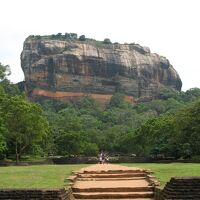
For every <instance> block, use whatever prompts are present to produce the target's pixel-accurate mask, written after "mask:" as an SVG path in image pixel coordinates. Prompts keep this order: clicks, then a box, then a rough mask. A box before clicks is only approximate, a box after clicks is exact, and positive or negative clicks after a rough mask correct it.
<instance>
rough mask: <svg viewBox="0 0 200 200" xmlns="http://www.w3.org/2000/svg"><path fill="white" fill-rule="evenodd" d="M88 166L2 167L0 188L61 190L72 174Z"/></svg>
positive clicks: (0, 168)
mask: <svg viewBox="0 0 200 200" xmlns="http://www.w3.org/2000/svg"><path fill="white" fill-rule="evenodd" d="M85 166H87V165H35V166H17V167H16V166H14V167H0V188H59V187H63V186H66V185H67V183H68V181H66V180H65V179H66V178H67V177H68V176H69V175H71V172H72V171H74V170H78V169H80V168H82V167H85Z"/></svg>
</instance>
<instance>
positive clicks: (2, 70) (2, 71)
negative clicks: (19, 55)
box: [0, 63, 10, 82]
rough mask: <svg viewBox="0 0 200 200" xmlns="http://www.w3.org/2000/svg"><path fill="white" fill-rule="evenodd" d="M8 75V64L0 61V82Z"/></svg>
mask: <svg viewBox="0 0 200 200" xmlns="http://www.w3.org/2000/svg"><path fill="white" fill-rule="evenodd" d="M9 75H10V66H9V65H3V64H1V63H0V82H1V81H3V80H4V79H5V78H6V77H7V76H9Z"/></svg>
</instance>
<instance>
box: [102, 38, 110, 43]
mask: <svg viewBox="0 0 200 200" xmlns="http://www.w3.org/2000/svg"><path fill="white" fill-rule="evenodd" d="M103 43H104V44H112V42H111V41H110V39H109V38H105V39H104V41H103Z"/></svg>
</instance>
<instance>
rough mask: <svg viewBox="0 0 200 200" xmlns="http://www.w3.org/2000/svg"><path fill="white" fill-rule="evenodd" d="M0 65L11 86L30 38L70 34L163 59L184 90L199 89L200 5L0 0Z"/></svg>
mask: <svg viewBox="0 0 200 200" xmlns="http://www.w3.org/2000/svg"><path fill="white" fill-rule="evenodd" d="M0 8H1V11H0V28H1V29H0V62H1V63H3V64H9V65H10V66H11V70H12V75H11V77H10V79H11V81H12V82H19V81H22V80H23V79H24V76H23V72H22V70H21V67H20V53H21V51H22V48H23V42H24V40H25V38H26V37H27V36H29V35H44V34H45V35H46V34H56V33H59V32H61V33H63V34H64V33H65V32H74V33H77V34H78V35H82V34H84V35H86V37H89V38H95V39H98V40H103V39H104V38H110V39H111V41H112V42H120V43H124V42H128V43H131V42H135V43H139V44H140V45H143V46H148V47H149V48H150V49H151V51H152V52H154V53H158V54H160V55H163V56H165V57H167V58H168V59H169V60H170V62H171V64H172V65H173V67H174V68H175V69H176V70H177V71H178V73H179V75H180V77H181V79H182V82H183V88H182V89H183V90H187V89H189V88H193V87H200V78H199V76H200V66H199V65H200V64H199V59H200V50H199V48H200V0H17V1H16V0H0Z"/></svg>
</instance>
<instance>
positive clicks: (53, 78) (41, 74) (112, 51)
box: [21, 36, 182, 101]
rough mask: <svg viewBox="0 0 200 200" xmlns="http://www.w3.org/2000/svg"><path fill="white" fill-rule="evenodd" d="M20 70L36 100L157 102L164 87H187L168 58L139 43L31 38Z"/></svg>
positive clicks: (25, 44)
mask: <svg viewBox="0 0 200 200" xmlns="http://www.w3.org/2000/svg"><path fill="white" fill-rule="evenodd" d="M21 66H22V69H23V71H24V74H25V84H26V89H27V92H28V95H29V97H31V98H35V97H41V96H43V97H51V98H58V99H69V98H74V97H80V96H83V95H88V94H89V95H91V96H92V97H94V98H96V99H99V100H107V99H110V97H111V96H112V94H114V93H115V92H121V93H124V94H125V95H126V98H127V99H128V100H129V101H133V100H134V99H136V100H137V99H144V98H148V99H149V98H154V97H156V96H157V95H158V92H159V91H160V90H162V89H165V88H167V89H173V90H178V91H180V90H181V86H182V83H181V80H180V78H179V75H178V74H177V72H176V71H175V69H174V68H173V67H172V65H171V64H170V63H169V61H168V60H167V59H166V58H165V57H162V56H159V55H158V54H155V53H151V52H150V50H149V48H147V47H141V46H140V45H138V44H118V43H115V44H104V43H103V42H99V41H94V40H86V41H79V40H77V39H75V40H74V39H73V40H72V39H66V40H55V39H54V40H53V39H50V38H45V37H40V38H38V37H34V36H31V37H28V38H27V39H26V40H25V42H24V48H23V52H22V54H21Z"/></svg>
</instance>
